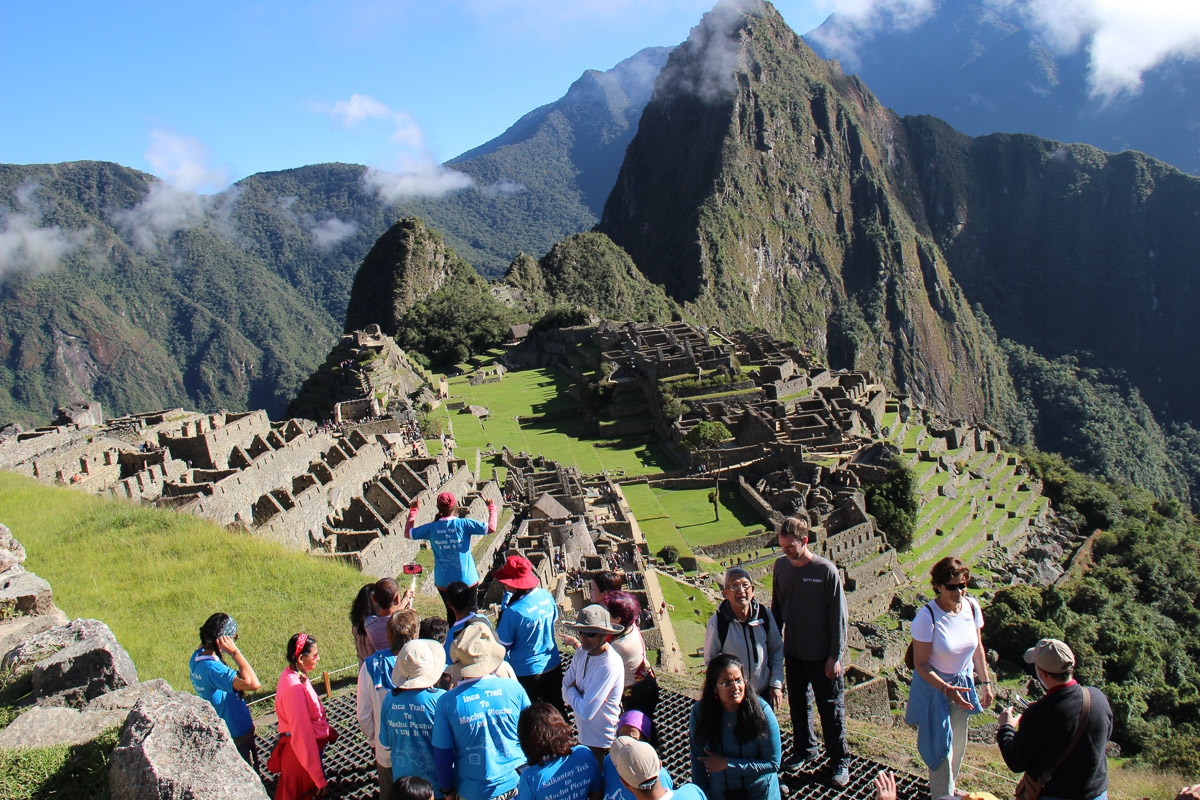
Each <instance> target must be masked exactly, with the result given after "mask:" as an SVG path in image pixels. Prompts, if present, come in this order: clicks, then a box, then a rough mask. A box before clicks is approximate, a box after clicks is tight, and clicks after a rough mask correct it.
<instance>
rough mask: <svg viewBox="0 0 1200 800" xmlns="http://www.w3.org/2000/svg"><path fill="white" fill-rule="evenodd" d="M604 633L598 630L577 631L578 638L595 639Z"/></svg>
mask: <svg viewBox="0 0 1200 800" xmlns="http://www.w3.org/2000/svg"><path fill="white" fill-rule="evenodd" d="M604 635H605V634H604V633H602V632H600V631H580V632H579V638H580V639H597V638H599V637H601V636H604Z"/></svg>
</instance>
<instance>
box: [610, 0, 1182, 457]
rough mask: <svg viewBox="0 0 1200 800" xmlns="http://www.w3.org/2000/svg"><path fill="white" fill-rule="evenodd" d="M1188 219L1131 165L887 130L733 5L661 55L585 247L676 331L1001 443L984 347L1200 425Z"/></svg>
mask: <svg viewBox="0 0 1200 800" xmlns="http://www.w3.org/2000/svg"><path fill="white" fill-rule="evenodd" d="M1198 219H1200V180H1198V179H1196V178H1194V177H1192V176H1189V175H1185V174H1183V173H1181V172H1179V171H1177V170H1175V169H1174V168H1172V167H1170V166H1168V165H1166V164H1163V163H1161V162H1158V161H1155V160H1153V159H1150V158H1148V157H1146V156H1144V155H1141V154H1139V153H1132V152H1126V153H1122V154H1120V155H1109V154H1105V153H1102V152H1100V151H1098V150H1095V149H1094V148H1092V147H1089V146H1086V145H1069V146H1064V145H1062V144H1060V143H1057V142H1052V141H1047V140H1042V139H1037V138H1035V137H1032V136H1006V135H992V136H985V137H980V138H975V139H972V138H971V137H968V136H965V135H963V134H960V133H957V132H955V131H954V130H952V129H951V128H950V127H949V126H947V125H945V124H944V123H942V122H940V121H938V120H934V119H932V118H929V117H907V118H903V119H901V118H900V117H898V116H897V115H896V114H894V113H893V112H891V111H890V110H888V109H886V108H884V107H883V106H882V105H881V104H880V103H879V102H878V101H877V100H876V98H875V97H874V96H873V95H872V94H871V92H870V91H869V90H868V89H867V87H866V86H865V85H864V84H863V83H862V82H861V81H860V80H858V79H857V78H856V77H853V76H846V75H845V74H843V73H842V71H841V70H840V68H839V67H838V65H837V64H836V62H827V61H822V60H821V59H819V58H818V57H817V56H816V55H815V54H814V53H813V52H812V51H811V50H810V49H809V48H808V46H807V45H805V44H804V43H803V41H802V40H801V39H800V38H799V37H798V36H797V35H796V34H795V33H794V32H793V31H791V30H790V29H789V28H788V27H787V25H786V24H785V23H784V21H783V19H782V18H781V17H780V15H779V14H778V12H777V11H776V10H775V9H774V8H773V7H772V6H771V5H770V4H769V3H764V2H757V1H756V0H750V1H749V2H742V3H740V4H734V3H723V4H721V5H718V6H717V8H715V9H714V10H713V11H712V12H710V13H709V14H707V15H705V17H704V19H703V20H702V21H701V23H700V24H699V25H698V26H697V27H696V28H695V29H693V31H692V33H691V35H690V37H689V39H688V41H687V42H685V43H684V44H682V45H680V46H679V47H677V48H676V49H675V50H674V51H673V52H672V54H671V56H670V58H669V59H668V61H667V65H666V66H665V67H664V68H663V71H662V72H661V73H660V75H659V78H658V82H657V84H656V86H655V91H654V95H653V97H652V98H651V100H650V102H649V103H648V104H647V106H646V109H645V111H644V112H643V115H642V119H641V123H640V125H639V128H638V132H637V135H636V136H635V137H634V139H633V141H632V142H631V143H630V146H629V150H628V152H627V156H626V160H625V163H624V165H623V166H622V169H621V172H620V174H619V175H618V179H617V184H616V186H615V187H614V189H613V192H612V194H611V195H610V196H609V199H608V203H607V204H606V206H605V209H604V214H603V216H602V219H601V222H600V224H599V225H598V226H597V229H598V230H599V231H602V232H604V233H606V234H608V236H609V237H611V238H612V240H613V241H614V242H615V243H616V244H618V245H619V246H621V247H622V248H624V249H625V250H626V251H627V252H628V253H629V254H630V256H632V258H633V260H634V262H635V263H636V264H637V265H638V267H639V268H640V269H641V270H642V271H643V272H644V273H645V274H646V275H647V276H648V277H650V279H651V280H653V281H655V282H656V283H660V284H662V285H663V286H664V287H665V288H666V289H667V292H668V294H669V295H671V297H673V298H674V299H675V300H677V301H680V302H682V303H685V313H688V312H690V313H692V314H694V315H695V317H696V318H698V319H700V320H702V321H705V322H710V323H718V324H721V325H725V326H728V327H731V328H733V327H739V326H741V327H748V326H762V327H765V328H767V329H768V330H770V331H772V332H774V333H776V334H778V335H782V336H786V337H789V338H794V339H796V340H797V341H799V342H800V343H801V344H802V345H804V346H805V347H807V348H809V349H810V350H812V351H814V352H816V353H817V354H819V356H821V357H825V358H827V359H828V361H829V362H830V363H831V364H832V365H834V366H845V367H850V366H856V367H859V368H863V367H866V368H871V369H875V370H878V371H879V372H880V373H882V374H883V375H885V376H887V377H888V378H889V379H890V380H892V381H894V382H895V384H896V385H897V387H898V388H900V389H901V390H902V391H909V392H911V393H913V394H914V395H915V396H916V397H917V398H918V399H920V401H921V402H923V403H926V404H928V405H930V406H932V407H936V408H940V409H942V410H944V411H946V412H948V413H950V414H952V415H955V416H963V417H966V418H970V419H981V418H982V419H987V420H989V421H991V422H993V423H996V424H998V425H999V426H1000V427H1001V428H1003V429H1004V430H1005V431H1006V432H1008V433H1010V434H1012V435H1014V436H1015V438H1017V439H1018V440H1019V439H1020V438H1022V436H1023V435H1024V433H1023V431H1028V430H1029V429H1030V426H1031V423H1036V415H1037V411H1036V409H1032V410H1030V411H1028V412H1027V411H1026V410H1025V409H1023V408H1021V407H1020V404H1019V403H1018V402H1017V401H1016V393H1015V392H1014V387H1013V382H1012V378H1011V376H1010V375H1009V372H1008V369H1009V368H1008V362H1007V360H1006V358H1005V357H1004V355H1003V353H1002V352H1001V350H1000V348H999V347H998V346H997V340H998V339H1010V340H1013V341H1014V342H1016V343H1018V344H1019V345H1021V346H1025V347H1030V348H1033V349H1034V350H1035V351H1036V352H1038V353H1040V354H1041V355H1042V356H1043V357H1045V358H1050V359H1055V358H1059V357H1067V358H1073V357H1075V356H1076V355H1078V356H1079V357H1081V358H1084V359H1085V360H1087V361H1088V362H1089V363H1090V364H1091V365H1093V366H1098V367H1099V368H1100V369H1101V370H1117V371H1118V372H1121V373H1124V374H1126V375H1128V376H1129V379H1130V381H1131V382H1132V386H1131V387H1130V388H1131V390H1132V391H1131V392H1125V393H1124V394H1125V395H1126V396H1127V397H1128V398H1129V400H1128V404H1129V405H1130V407H1131V408H1132V412H1131V413H1132V416H1138V415H1139V413H1140V412H1139V411H1138V408H1144V406H1142V405H1141V404H1142V400H1143V398H1144V399H1145V401H1146V403H1148V404H1149V406H1150V408H1151V409H1152V410H1153V411H1154V413H1155V414H1156V415H1158V417H1159V420H1160V421H1164V422H1165V421H1168V420H1173V421H1176V422H1191V421H1194V420H1196V419H1197V418H1198V417H1200V373H1198V372H1197V371H1196V370H1195V369H1194V368H1193V365H1194V364H1195V355H1194V346H1193V345H1194V343H1195V342H1196V341H1200V316H1197V315H1195V314H1191V313H1189V312H1188V311H1187V309H1189V308H1191V307H1193V306H1194V305H1195V299H1196V298H1195V293H1196V291H1197V288H1198V287H1197V281H1196V280H1195V279H1194V273H1195V271H1196V267H1197V255H1198V254H1200V225H1198V224H1197V220H1198ZM1066 372H1071V370H1069V369H1068V370H1066ZM1097 374H1099V373H1097ZM1117 383H1120V379H1117ZM1110 384H1111V381H1110ZM1034 394H1039V393H1037V392H1035V393H1034ZM1046 394H1047V393H1046V392H1044V391H1043V392H1040V395H1042V396H1045V395H1046ZM1108 394H1109V395H1113V394H1114V393H1113V392H1109V393H1108ZM1116 394H1120V393H1116ZM1023 396H1024V397H1025V398H1026V399H1031V397H1030V395H1028V394H1026V395H1023ZM1060 400H1061V401H1062V402H1067V401H1066V400H1065V399H1063V398H1061V397H1060V398H1058V399H1057V400H1056V399H1055V398H1050V400H1049V402H1058V401H1060ZM1143 416H1144V415H1143ZM1151 425H1153V422H1151ZM1153 433H1154V435H1155V436H1156V437H1157V440H1158V441H1160V442H1161V441H1162V436H1161V433H1160V432H1158V431H1157V430H1155V431H1154V432H1153ZM1192 434H1194V431H1191V432H1189V434H1188V435H1189V436H1192ZM1185 438H1187V437H1185ZM1192 438H1193V439H1195V437H1194V436H1192ZM1159 452H1160V453H1161V448H1159ZM1109 474H1110V477H1121V476H1122V471H1121V470H1112V471H1110V473H1109ZM1125 477H1130V476H1129V475H1128V474H1125Z"/></svg>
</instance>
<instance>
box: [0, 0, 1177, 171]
mask: <svg viewBox="0 0 1200 800" xmlns="http://www.w3.org/2000/svg"><path fill="white" fill-rule="evenodd" d="M945 1H947V0H778V2H776V3H775V6H776V8H778V9H779V11H780V12H781V13H782V14H783V16H784V19H786V20H787V21H788V23H789V24H790V25H791V26H792V28H793V29H795V30H796V31H797V32H799V33H805V32H807V31H810V30H812V29H813V28H815V27H816V26H817V25H819V24H820V23H821V22H822V21H823V20H824V19H825V18H826V17H827V16H828V15H829V14H830V13H831V12H833V11H836V12H837V13H838V14H839V15H840V19H841V20H842V21H843V22H844V24H843V25H841V26H838V27H837V28H835V29H833V30H832V31H831V36H832V37H834V38H833V39H830V40H827V41H831V42H834V39H836V40H837V41H836V42H834V43H835V44H839V43H840V44H844V45H845V48H837V47H835V48H834V49H835V52H838V54H839V56H840V57H841V58H842V61H843V64H844V65H845V66H847V67H848V68H851V69H852V68H853V65H854V63H855V55H854V48H855V47H859V48H861V47H865V46H870V45H869V42H870V39H871V37H872V36H873V35H875V34H877V33H879V32H880V31H881V30H884V29H886V28H888V27H891V26H901V27H905V26H910V25H914V24H919V23H920V22H921V21H923V20H924V19H925V18H927V17H928V15H929V14H931V13H933V11H934V9H935V8H936V7H937V6H938V5H940V4H941V3H942V2H945ZM981 1H982V2H984V3H986V4H988V5H991V6H993V7H996V8H1010V7H1013V6H1016V7H1017V8H1018V9H1019V11H1020V12H1021V14H1022V15H1023V17H1024V19H1025V20H1026V22H1027V23H1028V24H1029V25H1030V26H1031V27H1033V28H1035V29H1036V30H1037V31H1038V32H1039V33H1040V34H1041V36H1042V37H1043V39H1044V40H1045V41H1046V42H1047V43H1049V44H1050V46H1051V47H1053V48H1054V49H1055V50H1057V51H1059V52H1069V51H1073V50H1075V49H1078V48H1081V47H1085V48H1087V49H1088V51H1089V53H1090V57H1091V59H1090V63H1091V67H1092V81H1093V90H1094V92H1095V93H1096V94H1097V95H1098V96H1100V97H1101V98H1102V97H1104V96H1111V95H1112V94H1114V93H1117V92H1121V91H1136V90H1137V88H1138V83H1139V81H1140V75H1141V73H1142V72H1143V71H1144V70H1145V69H1147V68H1149V67H1150V66H1152V65H1153V64H1154V63H1156V62H1157V61H1158V60H1160V59H1161V58H1163V57H1164V56H1167V55H1172V54H1174V55H1180V54H1182V55H1185V56H1191V57H1197V56H1200V2H1196V0H1140V2H1138V3H1132V2H1129V0H981ZM714 2H715V0H436V2H411V1H410V0H293V2H290V3H288V2H279V1H278V0H243V1H240V2H239V1H230V2H222V1H221V0H217V2H214V3H208V4H199V3H161V2H156V3H149V2H134V1H133V0H103V2H83V1H82V0H76V1H75V2H71V1H70V0H68V1H67V2H63V1H62V0H58V1H56V0H46V1H45V2H28V1H25V2H21V1H20V0H0V70H3V74H4V76H5V80H4V81H2V82H0V163H17V164H29V163H47V162H60V161H73V160H80V159H94V160H102V161H115V162H118V163H120V164H124V165H126V166H131V167H135V168H138V169H142V170H145V171H147V172H152V173H154V174H156V175H158V176H159V177H162V178H164V179H166V180H167V181H169V182H170V183H172V184H173V185H174V186H176V187H177V188H180V189H185V190H191V191H200V192H213V191H218V190H220V189H222V188H223V187H225V186H226V185H228V184H229V183H230V182H231V181H233V180H237V179H238V178H242V177H245V176H247V175H250V174H253V173H255V172H262V171H266V170H277V169H287V168H290V167H298V166H303V165H305V164H313V163H319V162H326V161H343V162H352V163H360V164H365V165H367V166H372V167H377V168H379V169H381V170H385V171H388V172H391V173H403V174H412V175H414V176H419V175H422V174H425V175H434V176H435V177H439V176H440V177H445V173H442V172H439V171H437V170H436V169H434V168H433V166H432V165H435V164H437V163H440V162H442V161H445V160H447V159H450V158H452V157H454V156H456V155H458V154H460V153H462V152H464V151H466V150H469V149H470V148H472V147H475V146H477V145H480V144H483V143H484V142H486V141H488V140H490V139H492V138H494V137H495V136H497V135H499V134H500V133H501V132H503V131H504V130H505V129H506V128H507V127H508V126H509V125H511V124H512V123H513V122H515V121H516V120H517V119H518V118H520V117H521V115H523V114H525V113H526V112H528V111H531V110H533V109H534V108H536V107H538V106H540V105H543V104H545V103H549V102H552V101H553V100H555V99H557V98H559V97H561V96H562V95H563V94H564V93H565V92H566V91H567V88H568V87H569V86H570V84H571V83H572V82H573V81H574V80H575V79H576V78H578V77H579V76H580V75H581V74H582V73H583V72H584V70H587V69H600V70H606V69H610V68H612V67H613V66H614V65H615V64H616V63H617V62H619V61H621V60H622V59H624V58H627V57H628V56H630V55H633V54H634V53H635V52H637V51H638V50H640V49H642V48H645V47H651V46H658V45H674V44H678V43H679V42H681V41H683V40H684V39H685V38H687V35H688V31H689V30H690V29H691V27H692V26H693V25H695V24H696V22H697V21H698V20H699V19H700V16H701V15H702V14H703V13H704V12H705V11H707V10H708V9H709V8H711V7H712V5H713V4H714ZM442 188H453V187H442Z"/></svg>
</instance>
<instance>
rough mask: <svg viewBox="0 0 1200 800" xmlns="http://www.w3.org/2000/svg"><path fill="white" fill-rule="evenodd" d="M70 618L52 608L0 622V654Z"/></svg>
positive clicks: (62, 623)
mask: <svg viewBox="0 0 1200 800" xmlns="http://www.w3.org/2000/svg"><path fill="white" fill-rule="evenodd" d="M68 622H70V620H68V619H67V615H66V614H64V613H63V612H62V611H61V610H59V609H57V608H53V609H51V610H50V613H48V614H38V615H37V616H32V617H13V618H12V619H9V620H5V621H4V622H0V655H3V654H5V653H7V652H8V651H9V650H12V649H13V648H14V647H16V646H17V645H19V644H21V643H22V642H24V641H26V640H27V639H31V638H33V637H34V636H36V635H37V634H39V633H42V632H44V631H48V630H50V629H51V628H58V627H60V626H62V625H66V624H67V623H68Z"/></svg>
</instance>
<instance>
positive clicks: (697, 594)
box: [658, 574, 717, 674]
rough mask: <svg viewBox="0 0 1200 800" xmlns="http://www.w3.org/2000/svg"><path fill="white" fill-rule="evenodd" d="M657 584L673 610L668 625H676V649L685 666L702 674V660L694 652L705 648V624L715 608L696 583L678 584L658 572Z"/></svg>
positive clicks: (690, 670)
mask: <svg viewBox="0 0 1200 800" xmlns="http://www.w3.org/2000/svg"><path fill="white" fill-rule="evenodd" d="M658 585H659V586H661V587H662V591H663V598H664V599H665V600H666V601H667V603H668V604H669V605H671V606H674V609H675V610H674V611H672V612H671V626H672V627H674V628H675V638H676V639H678V641H679V652H680V653H681V654H682V655H683V660H684V661H685V662H686V663H687V665H688V671H689V672H699V673H701V674H702V673H703V672H704V659H703V657H699V656H696V655H695V653H696V651H697V650H698V649H699V648H702V647H704V626H705V625H707V624H708V618H709V617H711V616H712V615H713V612H715V611H716V610H717V607H716V605H715V604H714V603H713V602H712V601H711V600H709V599H708V597H707V596H706V595H705V594H704V593H703V592H702V591H700V590H699V589H697V588H696V587H695V586H689V585H688V584H686V583H679V582H678V581H676V580H675V579H673V578H671V577H669V576H667V575H662V574H659V576H658ZM689 598H695V599H694V600H690V599H689Z"/></svg>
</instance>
